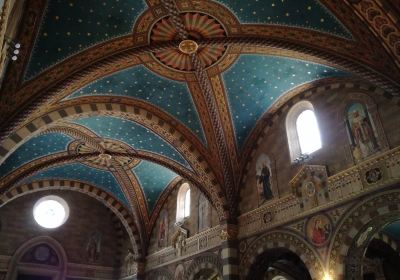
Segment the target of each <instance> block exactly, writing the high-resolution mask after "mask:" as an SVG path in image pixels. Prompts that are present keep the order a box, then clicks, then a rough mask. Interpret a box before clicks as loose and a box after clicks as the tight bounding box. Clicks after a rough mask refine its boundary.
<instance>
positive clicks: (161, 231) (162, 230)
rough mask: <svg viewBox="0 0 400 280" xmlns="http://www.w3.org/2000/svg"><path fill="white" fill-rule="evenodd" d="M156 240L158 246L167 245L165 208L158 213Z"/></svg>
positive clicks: (166, 213) (166, 215)
mask: <svg viewBox="0 0 400 280" xmlns="http://www.w3.org/2000/svg"><path fill="white" fill-rule="evenodd" d="M157 240H158V242H157V244H158V248H164V247H167V246H168V212H167V210H165V209H164V210H162V211H161V213H160V222H159V224H158V238H157Z"/></svg>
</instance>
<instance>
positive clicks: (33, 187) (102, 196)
mask: <svg viewBox="0 0 400 280" xmlns="http://www.w3.org/2000/svg"><path fill="white" fill-rule="evenodd" d="M48 190H62V191H75V192H79V193H82V194H85V195H88V196H90V197H93V198H95V199H96V200H98V201H99V202H101V203H102V204H103V205H104V206H105V207H107V208H108V209H110V210H111V211H112V212H113V213H114V214H115V215H116V216H117V217H118V218H119V220H120V221H121V223H122V225H123V226H124V228H125V230H126V232H127V233H128V236H129V238H130V240H131V244H132V248H133V250H134V252H135V254H136V256H138V257H141V254H142V249H141V248H140V247H141V246H138V244H141V242H140V236H139V234H138V230H137V229H136V226H135V222H134V220H133V216H132V214H131V212H130V211H129V210H128V209H127V208H126V207H125V206H124V205H123V204H122V203H121V202H119V201H118V200H117V199H116V198H115V197H114V196H112V195H111V194H109V193H108V192H105V191H103V190H102V189H99V188H97V187H96V186H94V185H91V184H88V183H84V182H80V181H73V180H38V181H34V182H32V183H29V184H23V185H18V186H14V187H12V188H11V189H9V190H8V191H7V192H5V193H3V194H1V195H0V208H1V207H3V206H4V205H6V204H8V203H9V202H11V201H13V200H15V199H17V198H19V197H22V196H25V195H28V194H31V193H36V192H40V191H48Z"/></svg>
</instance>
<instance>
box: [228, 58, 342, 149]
mask: <svg viewBox="0 0 400 280" xmlns="http://www.w3.org/2000/svg"><path fill="white" fill-rule="evenodd" d="M345 75H347V74H346V73H344V72H341V71H339V70H337V69H334V68H330V67H327V66H323V65H320V64H315V63H311V62H306V61H301V60H295V59H289V58H284V57H274V56H262V55H242V56H240V58H239V59H238V60H237V62H236V63H235V64H234V65H233V66H232V67H231V68H230V69H228V70H227V71H226V72H225V73H224V74H223V79H224V83H225V86H226V92H227V96H228V101H229V106H230V110H231V115H232V120H233V125H234V128H235V134H236V141H237V144H238V147H239V149H240V148H241V147H242V145H243V143H244V141H245V140H246V137H247V136H248V135H249V133H250V131H251V130H252V128H253V127H254V126H255V124H256V122H257V120H258V119H259V118H260V117H261V116H262V115H263V114H264V113H265V112H266V111H267V110H268V108H269V107H270V106H271V105H272V104H273V103H274V102H275V100H276V99H278V98H279V97H280V96H282V95H283V94H284V93H285V92H287V91H288V90H290V89H292V88H294V87H296V86H299V85H301V84H303V83H306V82H310V81H313V80H317V79H321V78H325V77H340V76H345Z"/></svg>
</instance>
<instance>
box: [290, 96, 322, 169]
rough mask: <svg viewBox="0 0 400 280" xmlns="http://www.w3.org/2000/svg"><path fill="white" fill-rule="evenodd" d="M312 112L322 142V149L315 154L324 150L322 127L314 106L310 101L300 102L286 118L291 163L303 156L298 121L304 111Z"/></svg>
mask: <svg viewBox="0 0 400 280" xmlns="http://www.w3.org/2000/svg"><path fill="white" fill-rule="evenodd" d="M308 110H309V111H312V112H313V113H314V116H315V119H316V121H317V127H318V131H319V137H320V140H321V147H320V148H319V149H318V150H315V151H314V152H312V154H313V153H315V152H317V151H319V150H321V149H322V148H323V141H322V134H321V129H320V125H319V122H318V116H317V114H316V113H315V110H314V106H313V105H312V104H311V102H309V101H306V100H304V101H300V102H298V103H296V104H295V105H294V106H293V107H292V108H291V109H290V110H289V112H288V114H287V116H286V134H287V141H288V146H289V153H290V161H291V162H292V163H293V162H295V160H296V159H297V158H298V157H299V156H300V155H301V154H302V152H301V146H300V140H299V134H298V130H297V119H298V118H299V116H300V114H301V113H303V112H304V111H308Z"/></svg>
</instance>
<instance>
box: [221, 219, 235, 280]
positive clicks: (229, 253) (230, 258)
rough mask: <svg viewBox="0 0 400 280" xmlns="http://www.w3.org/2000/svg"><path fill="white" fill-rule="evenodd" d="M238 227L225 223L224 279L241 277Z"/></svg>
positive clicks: (223, 232) (223, 235) (223, 240)
mask: <svg viewBox="0 0 400 280" xmlns="http://www.w3.org/2000/svg"><path fill="white" fill-rule="evenodd" d="M237 233H238V228H237V226H236V225H230V224H227V225H223V229H222V231H221V239H222V252H221V259H222V276H223V279H224V280H237V279H239V270H238V267H239V253H238V241H237Z"/></svg>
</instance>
